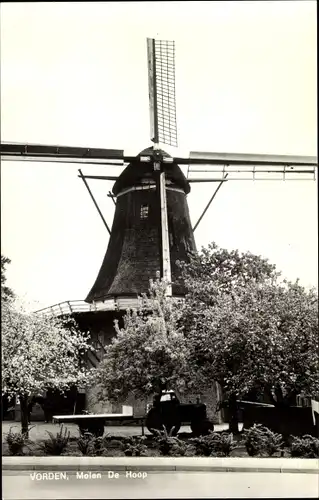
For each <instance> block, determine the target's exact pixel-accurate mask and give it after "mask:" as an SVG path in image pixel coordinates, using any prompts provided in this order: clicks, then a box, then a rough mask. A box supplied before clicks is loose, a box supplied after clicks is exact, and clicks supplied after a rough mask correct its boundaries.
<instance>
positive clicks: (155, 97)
mask: <svg viewBox="0 0 319 500" xmlns="http://www.w3.org/2000/svg"><path fill="white" fill-rule="evenodd" d="M147 53H148V75H149V101H150V121H151V140H152V141H153V142H154V143H155V144H158V143H162V144H167V145H169V146H174V147H177V145H178V142H177V122H176V92H175V42H174V41H169V40H155V39H154V38H148V39H147Z"/></svg>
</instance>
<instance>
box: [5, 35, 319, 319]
mask: <svg viewBox="0 0 319 500" xmlns="http://www.w3.org/2000/svg"><path fill="white" fill-rule="evenodd" d="M147 59H148V78H149V104H150V139H151V141H152V143H153V146H152V147H151V148H148V149H146V150H143V151H142V152H141V153H140V154H139V155H137V157H132V156H127V155H125V154H124V150H119V149H97V148H80V147H69V146H63V147H61V146H50V145H37V144H11V143H2V144H1V155H2V158H3V159H6V160H10V159H11V160H17V159H19V160H29V161H49V162H63V163H69V162H70V163H79V164H85V165H90V164H98V165H105V166H107V165H118V166H121V167H123V166H126V168H125V170H124V171H123V172H122V173H121V174H120V175H116V176H114V175H102V176H96V175H95V176H94V175H85V174H83V173H82V171H81V169H79V177H80V178H81V179H82V181H83V182H84V184H85V186H86V188H87V190H88V192H89V194H90V196H91V198H92V201H93V202H94V204H95V206H96V208H97V210H98V212H99V215H100V217H101V219H102V221H103V223H104V225H105V227H106V229H107V230H108V232H109V234H110V240H109V245H108V249H107V252H106V255H105V259H104V261H103V263H102V266H101V270H100V272H99V274H98V277H97V279H96V282H95V284H94V286H93V288H92V290H91V291H90V293H89V295H88V297H87V299H86V301H87V302H89V303H93V304H96V303H104V306H102V307H106V302H107V300H105V299H108V298H110V297H111V296H112V295H114V296H118V295H121V293H122V292H123V294H124V295H127V289H128V288H131V289H132V283H133V282H134V259H136V258H137V257H136V255H135V256H132V255H130V252H129V249H130V248H132V247H133V248H135V249H136V247H137V240H136V237H135V239H134V238H133V237H131V236H130V238H131V239H129V237H128V235H129V234H130V235H132V233H133V229H132V227H131V226H132V224H135V222H132V220H129V221H128V220H127V218H126V222H125V224H126V233H125V235H122V236H121V237H116V236H115V232H116V229H119V227H120V225H121V223H123V222H124V219H123V217H122V215H123V210H124V207H123V206H122V205H123V202H122V200H123V199H124V198H123V195H126V198H128V196H131V197H133V194H132V193H134V196H135V198H134V200H133V198H132V200H133V201H132V204H131V205H130V210H131V211H132V212H135V211H136V210H137V208H136V207H137V205H139V206H140V212H139V220H143V219H148V218H149V220H150V221H151V225H152V227H151V229H152V231H153V233H152V234H151V233H150V232H149V233H147V228H148V230H149V231H151V229H150V226H147V225H146V224H144V226H143V224H142V225H141V226H139V227H140V229H141V231H143V234H144V236H145V235H147V236H145V239H144V241H146V240H148V241H150V240H154V230H155V232H156V234H157V237H155V239H156V248H157V253H158V256H159V259H157V260H158V265H157V263H156V262H155V261H154V259H153V257H154V253H156V252H155V247H153V248H152V249H150V251H149V254H148V257H147V259H149V262H151V264H150V267H151V269H150V273H148V275H147V276H148V277H150V276H154V273H155V272H156V271H158V272H159V274H160V276H161V277H162V278H163V279H164V280H165V281H167V282H168V283H169V286H168V289H167V294H168V295H172V294H173V295H176V294H177V295H179V294H182V292H181V291H178V290H177V291H176V288H175V293H174V289H173V288H174V280H172V266H174V259H172V252H173V250H172V248H173V246H174V245H173V244H172V241H170V239H171V236H172V239H174V235H171V234H170V226H171V227H172V224H173V223H172V221H169V215H170V213H172V211H173V210H174V209H175V210H177V212H178V213H179V210H180V213H179V215H178V224H179V227H183V228H184V229H183V231H184V232H183V234H182V235H181V234H178V235H177V239H178V240H179V239H181V238H183V239H184V242H185V245H184V251H183V252H182V258H183V257H185V256H186V254H187V251H188V250H189V251H193V250H194V249H195V242H194V236H193V233H194V231H195V230H196V228H197V227H198V225H199V223H200V222H201V220H202V219H203V217H204V215H205V214H206V212H207V210H208V208H209V206H210V204H211V203H212V201H213V199H214V198H215V196H216V194H217V192H218V190H219V189H220V188H221V186H222V185H223V183H225V182H228V181H230V180H234V181H237V180H291V179H307V180H310V179H313V180H315V179H316V167H317V158H315V157H307V156H305V157H304V156H283V155H258V154H234V153H214V152H195V151H192V152H190V154H189V157H188V158H186V157H171V156H169V155H167V153H165V151H163V149H162V145H163V146H164V145H169V146H172V147H177V145H178V142H177V124H176V96H175V43H174V42H173V41H167V40H155V39H147ZM179 166H186V167H187V176H186V177H185V176H184V174H183V173H182V171H181V169H180V168H179ZM89 179H100V180H109V181H110V180H111V181H115V184H114V187H113V194H112V193H109V195H110V196H111V198H112V200H113V201H114V203H115V199H116V200H117V201H116V206H115V216H114V222H113V226H114V229H113V228H112V231H111V229H110V228H109V226H108V224H107V223H106V221H105V219H104V217H103V214H102V212H101V210H100V208H99V206H98V204H97V202H96V200H95V198H94V195H93V193H92V191H91V189H90V187H89V185H88V182H87V181H88V180H89ZM202 182H212V183H217V184H218V185H217V189H216V190H215V192H214V193H213V195H212V196H211V198H210V200H209V202H208V204H207V205H206V207H205V209H204V210H203V213H202V214H201V216H200V217H199V219H198V221H197V222H196V224H195V225H194V227H193V228H192V227H191V225H190V218H189V215H188V207H187V203H186V201H185V200H186V195H187V194H188V192H189V185H190V184H192V183H202ZM137 191H138V195H137V194H136V193H137ZM172 191H174V192H175V193H179V194H176V197H177V198H176V200H175V202H174V203H175V205H174V203H173V201H172V200H171V198H170V197H171V193H172ZM146 193H147V194H148V195H149V194H150V193H151V194H152V196H151V199H152V202H151V203H143V199H142V198H143V196H144V198H145V196H146ZM127 203H128V202H127ZM127 203H126V205H125V207H126V208H125V210H126V211H128V209H127ZM183 204H184V205H183ZM185 204H186V205H185ZM173 205H174V206H173ZM182 205H183V207H182ZM174 207H175V208H174ZM149 210H150V212H152V213H151V214H149V213H148V211H149ZM121 214H122V215H121ZM181 221H182V223H181ZM143 228H144V229H143ZM134 230H135V231H136V230H137V229H136V227H135V226H134ZM116 238H117V240H116ZM121 238H122V239H121ZM175 239H176V238H175ZM125 241H126V243H125ZM145 244H146V243H145ZM125 245H126V246H125ZM123 249H124V250H125V249H126V250H125V251H127V255H126V258H125V259H124V258H123V259H122V261H120V254H123V251H124V250H123ZM142 257H143V256H142ZM144 257H145V255H144ZM175 257H176V256H175ZM177 257H181V251H179V253H178V255H177ZM182 258H180V260H182ZM147 259H146V260H147ZM152 259H153V260H152ZM130 260H131V263H132V262H133V264H132V265H131V267H129V266H128V264H127V263H128V262H129V261H130ZM139 262H141V258H140V260H139ZM135 263H136V261H135ZM135 267H138V266H135ZM146 274H147V273H146ZM173 274H174V273H173ZM128 275H130V276H131V280H130V283H127V286H126V289H125V290H124V291H123V290H122V289H119V287H117V286H116V279H117V280H120V281H121V283H122V284H123V282H125V280H127V278H126V276H128ZM147 282H148V280H147ZM172 282H173V285H172ZM114 283H115V284H114ZM136 283H137V285H136V289H134V290H133V292H134V293H133V295H134V294H135V295H136V294H137V293H138V292H139V291H144V290H139V289H138V283H139V279H138V276H137V277H136ZM124 288H125V287H124ZM68 304H69V307H70V308H71V306H70V303H68ZM126 305H128V303H126ZM111 307H112V306H111ZM60 309H61V305H60ZM71 310H72V308H71Z"/></svg>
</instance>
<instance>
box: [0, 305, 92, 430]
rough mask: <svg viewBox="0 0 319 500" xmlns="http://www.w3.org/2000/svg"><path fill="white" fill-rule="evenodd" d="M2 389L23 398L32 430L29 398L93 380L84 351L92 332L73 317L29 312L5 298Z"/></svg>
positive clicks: (25, 424) (24, 417)
mask: <svg viewBox="0 0 319 500" xmlns="http://www.w3.org/2000/svg"><path fill="white" fill-rule="evenodd" d="M1 323H2V393H3V394H7V395H8V396H9V397H10V396H15V397H18V398H19V401H20V406H21V427H22V432H23V433H26V434H28V400H29V398H30V396H32V395H34V394H37V393H38V392H42V391H45V390H48V389H59V390H66V389H68V388H70V387H71V386H73V385H86V384H87V383H89V382H90V379H91V377H92V375H93V370H92V369H91V370H88V369H87V368H86V367H85V363H84V362H83V355H84V354H85V352H86V351H87V350H89V349H92V347H90V345H89V342H88V341H89V335H88V334H87V333H82V332H80V331H79V330H78V328H77V327H76V325H75V323H74V322H73V320H72V319H71V318H69V319H67V320H66V319H61V318H57V317H54V316H44V315H41V314H35V313H28V312H26V311H24V310H23V309H22V308H18V306H17V305H16V304H15V302H14V301H12V300H9V301H3V302H2V314H1Z"/></svg>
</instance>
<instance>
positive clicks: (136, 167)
mask: <svg viewBox="0 0 319 500" xmlns="http://www.w3.org/2000/svg"><path fill="white" fill-rule="evenodd" d="M151 153H152V148H148V149H145V150H144V151H142V152H141V153H140V155H149V154H151ZM162 154H163V155H165V156H166V157H168V155H167V154H166V153H165V152H164V151H163V152H162ZM140 155H138V156H137V158H136V161H134V162H132V163H130V164H129V165H128V166H127V167H126V169H125V170H124V171H123V172H122V174H121V175H120V176H119V178H118V179H117V181H116V182H115V184H114V186H113V195H114V197H115V198H116V207H115V214H114V219H113V225H112V229H111V234H110V239H109V243H108V248H107V251H106V254H105V257H104V260H103V263H102V266H101V269H100V271H99V273H98V276H97V278H96V281H95V283H94V285H93V287H92V289H91V291H90V292H89V294H88V296H87V298H86V301H87V302H90V303H92V302H95V303H99V302H103V301H105V300H108V299H110V298H113V297H122V298H124V297H137V296H138V295H140V294H141V293H146V292H147V291H148V287H149V281H150V279H156V277H158V276H159V275H160V273H161V255H160V245H159V240H160V239H161V235H160V234H159V224H158V220H159V217H160V214H159V203H158V193H157V190H156V182H155V180H154V175H153V165H152V163H149V162H144V163H143V162H141V161H140V160H139V156H140ZM164 173H165V185H166V186H165V191H166V203H167V220H168V241H169V254H170V268H171V272H172V292H173V295H175V296H180V295H184V293H185V290H184V288H183V286H182V285H181V284H179V283H178V269H177V265H176V261H178V260H180V261H185V260H187V259H188V255H189V253H190V252H194V251H195V250H196V247H195V240H194V235H193V231H192V226H191V221H190V216H189V210H188V205H187V200H186V196H187V194H188V193H189V191H190V186H189V183H188V182H187V179H186V178H185V176H184V174H183V172H182V171H181V169H180V168H179V166H178V165H177V164H176V163H165V167H164Z"/></svg>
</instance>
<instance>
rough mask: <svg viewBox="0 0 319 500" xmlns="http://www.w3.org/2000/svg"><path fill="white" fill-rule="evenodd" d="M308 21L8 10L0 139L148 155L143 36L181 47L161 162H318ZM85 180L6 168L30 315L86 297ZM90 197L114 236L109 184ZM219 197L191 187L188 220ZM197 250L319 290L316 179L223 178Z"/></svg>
mask: <svg viewBox="0 0 319 500" xmlns="http://www.w3.org/2000/svg"><path fill="white" fill-rule="evenodd" d="M316 19H317V18H316V2H315V1H304V0H303V1H292V2H289V1H282V2H281V1H274V2H271V1H266V2H261V1H255V2H244V1H241V2H239V1H238V2H198V1H197V2H136V3H135V2H130V3H125V2H123V3H120V2H118V3H110V2H106V3H94V2H87V3H86V2H82V3H58V2H56V3H55V2H52V3H42V4H41V3H29V4H26V3H12V4H10V3H3V4H2V5H1V140H2V141H18V142H35V143H46V144H59V145H70V146H72V145H74V146H86V147H106V148H120V149H125V152H126V153H127V154H135V153H136V154H137V153H138V152H139V151H140V150H142V149H144V148H145V147H147V146H149V145H150V141H149V115H148V80H147V55H146V37H155V38H156V37H157V38H162V39H171V40H175V42H176V91H177V120H178V134H179V145H180V148H179V149H177V150H172V149H170V148H166V149H167V150H168V152H171V153H172V152H173V153H175V154H187V153H188V151H190V150H193V151H194V150H195V151H196V150H203V151H213V152H229V153H231V152H234V153H237V152H238V153H239V152H242V153H269V154H290V155H293V154H301V155H316V154H317V100H316V99H317V78H316V75H317V68H316V61H317V54H316V24H317V23H316ZM78 168H79V166H77V165H65V164H63V165H58V164H48V163H30V162H21V163H19V162H2V169H1V170H2V188H1V205H2V248H1V252H2V253H4V254H5V255H7V256H8V257H9V258H10V259H11V260H12V264H11V265H10V266H9V269H8V273H7V277H8V284H9V285H10V286H11V287H12V288H14V290H15V291H16V293H18V294H19V295H21V296H23V297H24V298H25V299H27V300H29V301H31V303H34V301H36V302H38V305H39V306H47V305H52V304H55V303H58V302H61V301H64V300H73V299H84V298H85V296H86V295H87V293H88V291H89V289H90V288H91V286H92V285H93V282H94V280H95V278H96V275H97V272H98V270H99V268H100V265H101V262H102V259H103V257H104V254H105V251H106V247H107V243H108V233H107V232H106V230H105V228H104V226H103V224H102V221H101V220H100V218H99V215H98V214H97V212H96V209H95V207H94V206H93V203H92V201H91V199H90V198H89V195H88V193H87V191H86V189H85V187H84V185H83V183H82V181H81V180H80V179H78V177H77V169H78ZM110 169H117V167H109V168H108V172H110ZM82 170H83V171H84V173H86V174H96V173H102V172H104V173H106V171H105V168H104V167H96V166H87V167H83V169H82ZM113 171H114V170H112V172H113ZM117 172H118V171H117ZM90 186H91V188H92V190H93V192H94V195H95V196H96V198H97V200H98V203H99V205H100V207H101V208H102V210H103V213H104V215H105V218H106V220H107V221H108V223H109V224H110V225H111V223H112V219H113V213H114V206H113V203H112V201H111V200H110V198H107V196H106V193H107V192H108V191H109V190H110V189H111V188H112V183H111V182H110V183H109V182H101V181H100V182H99V181H91V182H90ZM215 187H216V185H215V184H214V185H211V184H207V185H204V184H200V185H196V186H194V185H193V189H192V192H191V194H190V195H189V197H188V202H189V207H190V212H191V218H192V221H193V223H195V222H196V221H197V219H198V217H199V215H200V214H201V212H202V210H203V208H204V207H205V205H206V203H207V202H208V199H209V197H210V195H211V193H212V191H213V190H214V189H215ZM195 238H196V243H197V246H198V248H200V247H201V246H202V245H205V246H206V245H207V244H208V243H209V242H211V241H216V242H217V243H218V244H219V245H220V246H222V247H225V248H228V249H232V248H238V249H239V250H250V251H251V252H253V253H257V254H260V255H263V256H265V257H268V258H269V260H270V261H271V262H273V263H275V264H276V265H277V267H278V269H279V270H281V271H282V272H283V275H284V276H286V277H287V278H288V279H295V278H297V277H300V279H301V282H302V284H304V285H305V286H311V285H314V286H317V280H318V270H317V261H318V258H317V253H318V252H317V186H316V182H310V181H308V182H307V181H291V182H280V181H276V182H244V181H238V182H236V181H232V182H228V183H227V184H226V185H224V186H223V187H222V188H221V190H220V191H219V193H218V195H217V197H216V199H215V200H214V202H213V204H212V205H211V207H210V209H209V211H208V213H207V214H206V216H205V218H204V220H203V221H202V222H201V224H200V225H199V227H198V229H197V230H196V232H195Z"/></svg>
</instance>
